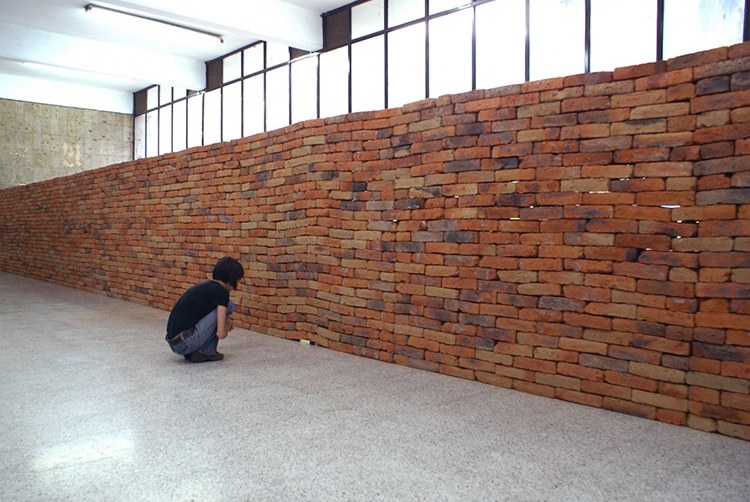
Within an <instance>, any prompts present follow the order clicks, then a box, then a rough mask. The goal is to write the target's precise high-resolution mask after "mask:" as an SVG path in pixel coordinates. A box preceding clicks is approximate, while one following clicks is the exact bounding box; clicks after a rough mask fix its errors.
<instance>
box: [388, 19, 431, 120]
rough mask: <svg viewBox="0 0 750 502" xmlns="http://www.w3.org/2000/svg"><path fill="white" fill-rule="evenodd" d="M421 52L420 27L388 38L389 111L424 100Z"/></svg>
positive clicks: (415, 26)
mask: <svg viewBox="0 0 750 502" xmlns="http://www.w3.org/2000/svg"><path fill="white" fill-rule="evenodd" d="M424 52H425V27H424V23H419V24H416V25H414V26H410V27H408V28H403V29H400V30H397V31H394V32H392V33H390V34H389V35H388V103H387V106H388V107H389V108H393V107H397V106H401V105H404V104H406V103H411V102H413V101H419V100H420V99H424V98H425V55H424Z"/></svg>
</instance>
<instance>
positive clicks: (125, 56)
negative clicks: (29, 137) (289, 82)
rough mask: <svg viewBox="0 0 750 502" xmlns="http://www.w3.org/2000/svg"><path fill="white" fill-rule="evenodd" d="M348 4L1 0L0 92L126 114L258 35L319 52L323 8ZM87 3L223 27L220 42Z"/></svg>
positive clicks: (310, 0) (190, 84) (199, 82)
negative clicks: (139, 100) (104, 12)
mask: <svg viewBox="0 0 750 502" xmlns="http://www.w3.org/2000/svg"><path fill="white" fill-rule="evenodd" d="M351 1H352V0H211V1H204V0H128V1H122V0H107V1H106V2H104V1H102V2H97V1H96V0H90V1H89V0H0V98H3V99H14V100H20V101H32V102H39V103H47V104H58V105H63V106H76V107H81V108H91V109H97V110H107V111H116V112H122V113H130V112H131V111H132V93H133V92H134V91H137V90H140V89H143V88H144V87H147V86H149V85H151V84H163V85H170V86H175V87H182V88H187V89H202V88H203V87H205V64H204V63H205V62H206V61H210V60H212V59H215V58H217V57H219V56H222V55H224V54H226V53H228V52H231V51H233V50H235V49H239V48H241V47H244V46H246V45H248V44H251V43H253V42H255V41H257V40H267V41H271V42H278V43H282V44H284V45H289V46H292V47H296V48H299V49H304V50H318V49H320V48H321V47H322V33H323V29H322V26H323V24H322V20H321V14H322V13H324V12H328V11H330V10H333V9H335V8H337V7H341V6H343V5H347V4H348V3H351ZM88 3H93V4H97V3H100V4H102V5H107V6H110V7H118V8H125V9H131V10H136V11H137V12H139V13H141V14H144V15H148V16H150V17H155V18H161V19H164V20H168V21H170V22H172V23H177V24H181V25H185V26H190V27H194V28H198V29H201V30H203V31H209V32H212V33H217V34H220V35H222V36H223V38H224V43H223V44H220V43H218V41H217V42H216V43H208V44H201V45H196V44H194V43H193V44H191V43H189V42H179V43H174V42H173V41H171V40H166V41H165V40H164V39H163V36H164V34H165V33H166V32H167V31H168V30H169V28H165V27H164V26H163V25H160V24H158V23H149V22H145V24H144V23H143V22H141V23H140V24H141V26H128V25H127V23H125V24H122V23H117V24H112V23H111V22H108V20H102V19H98V18H97V17H96V16H95V15H92V14H93V13H92V12H86V11H85V9H84V7H85V5H86V4H88ZM119 17H122V18H124V20H125V21H127V20H128V16H119ZM149 24H153V25H154V26H156V27H157V30H156V31H158V34H152V33H150V32H147V31H146V30H147V29H148V27H149V26H148V25H149ZM178 31H179V30H178ZM42 65H47V66H42Z"/></svg>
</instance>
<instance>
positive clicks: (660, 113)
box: [629, 103, 690, 120]
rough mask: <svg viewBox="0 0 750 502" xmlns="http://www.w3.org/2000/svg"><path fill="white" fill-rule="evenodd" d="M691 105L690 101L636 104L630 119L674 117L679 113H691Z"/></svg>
mask: <svg viewBox="0 0 750 502" xmlns="http://www.w3.org/2000/svg"><path fill="white" fill-rule="evenodd" d="M689 114H690V105H689V104H688V103H665V104H656V105H644V106H636V107H634V108H633V109H632V110H631V112H630V117H629V118H630V120H639V119H652V118H659V117H674V116H678V115H689Z"/></svg>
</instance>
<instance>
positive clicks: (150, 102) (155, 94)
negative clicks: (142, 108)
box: [146, 85, 159, 110]
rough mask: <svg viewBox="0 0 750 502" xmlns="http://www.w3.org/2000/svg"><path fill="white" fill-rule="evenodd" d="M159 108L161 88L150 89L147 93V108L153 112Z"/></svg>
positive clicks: (156, 86)
mask: <svg viewBox="0 0 750 502" xmlns="http://www.w3.org/2000/svg"><path fill="white" fill-rule="evenodd" d="M158 106H159V86H158V85H155V86H153V87H149V89H148V91H146V108H147V109H149V110H151V109H153V108H156V107H158Z"/></svg>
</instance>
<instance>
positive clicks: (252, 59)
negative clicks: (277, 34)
mask: <svg viewBox="0 0 750 502" xmlns="http://www.w3.org/2000/svg"><path fill="white" fill-rule="evenodd" d="M264 50H265V44H263V43H259V44H255V45H251V46H250V47H248V48H247V49H245V50H244V51H243V54H244V58H245V60H244V65H243V72H242V73H243V75H252V74H253V73H258V72H259V71H263V68H265V59H264V55H263V54H264V52H263V51H264Z"/></svg>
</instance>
